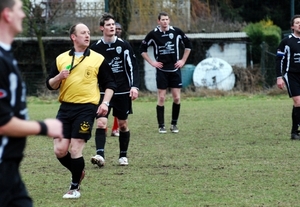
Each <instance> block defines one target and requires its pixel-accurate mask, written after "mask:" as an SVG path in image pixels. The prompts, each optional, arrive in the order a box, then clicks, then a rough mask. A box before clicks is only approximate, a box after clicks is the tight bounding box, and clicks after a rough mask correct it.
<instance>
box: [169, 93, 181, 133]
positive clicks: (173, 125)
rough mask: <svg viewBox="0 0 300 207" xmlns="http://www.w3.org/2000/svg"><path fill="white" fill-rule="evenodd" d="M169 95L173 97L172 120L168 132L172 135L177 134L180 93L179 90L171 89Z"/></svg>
mask: <svg viewBox="0 0 300 207" xmlns="http://www.w3.org/2000/svg"><path fill="white" fill-rule="evenodd" d="M171 93H172V97H173V104H172V120H171V127H170V130H171V132H173V133H178V132H179V130H178V127H177V121H178V117H179V113H180V93H181V88H171Z"/></svg>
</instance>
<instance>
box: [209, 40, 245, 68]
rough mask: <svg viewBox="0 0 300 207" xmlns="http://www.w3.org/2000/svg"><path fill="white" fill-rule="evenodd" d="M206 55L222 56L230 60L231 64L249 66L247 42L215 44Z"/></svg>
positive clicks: (227, 60) (221, 57)
mask: <svg viewBox="0 0 300 207" xmlns="http://www.w3.org/2000/svg"><path fill="white" fill-rule="evenodd" d="M206 57H207V58H209V57H214V58H220V59H223V60H225V61H226V62H228V63H229V64H230V65H231V66H239V67H244V68H246V67H247V48H246V43H224V44H223V45H220V44H217V43H216V44H213V45H212V46H211V47H210V48H209V49H208V51H206Z"/></svg>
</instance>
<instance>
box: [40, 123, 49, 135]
mask: <svg viewBox="0 0 300 207" xmlns="http://www.w3.org/2000/svg"><path fill="white" fill-rule="evenodd" d="M38 123H39V125H40V126H41V131H40V133H39V134H40V135H47V134H48V127H47V125H46V124H45V122H43V121H39V122H38Z"/></svg>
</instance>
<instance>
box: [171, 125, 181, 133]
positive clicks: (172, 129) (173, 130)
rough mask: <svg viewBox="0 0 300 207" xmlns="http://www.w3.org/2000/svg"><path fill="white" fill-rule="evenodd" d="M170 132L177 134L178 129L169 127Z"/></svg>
mask: <svg viewBox="0 0 300 207" xmlns="http://www.w3.org/2000/svg"><path fill="white" fill-rule="evenodd" d="M170 130H171V132H172V133H178V132H179V129H178V128H177V126H176V125H171V127H170Z"/></svg>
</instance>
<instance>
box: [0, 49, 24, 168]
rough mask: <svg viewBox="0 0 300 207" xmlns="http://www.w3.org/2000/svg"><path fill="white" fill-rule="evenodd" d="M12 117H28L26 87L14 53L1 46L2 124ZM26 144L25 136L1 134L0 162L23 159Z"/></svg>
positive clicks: (0, 102) (0, 98)
mask: <svg viewBox="0 0 300 207" xmlns="http://www.w3.org/2000/svg"><path fill="white" fill-rule="evenodd" d="M12 117H18V118H20V119H28V112H27V107H26V88H25V83H24V82H23V81H22V79H21V74H20V72H19V69H18V66H17V61H16V60H15V58H14V57H13V55H12V53H11V52H9V51H6V50H4V49H3V48H1V47H0V126H3V125H5V124H7V123H8V122H9V121H10V119H11V118H12ZM25 144H26V139H25V137H20V138H12V137H8V136H4V135H0V163H1V162H2V161H5V160H15V161H21V159H22V157H23V151H24V148H25Z"/></svg>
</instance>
